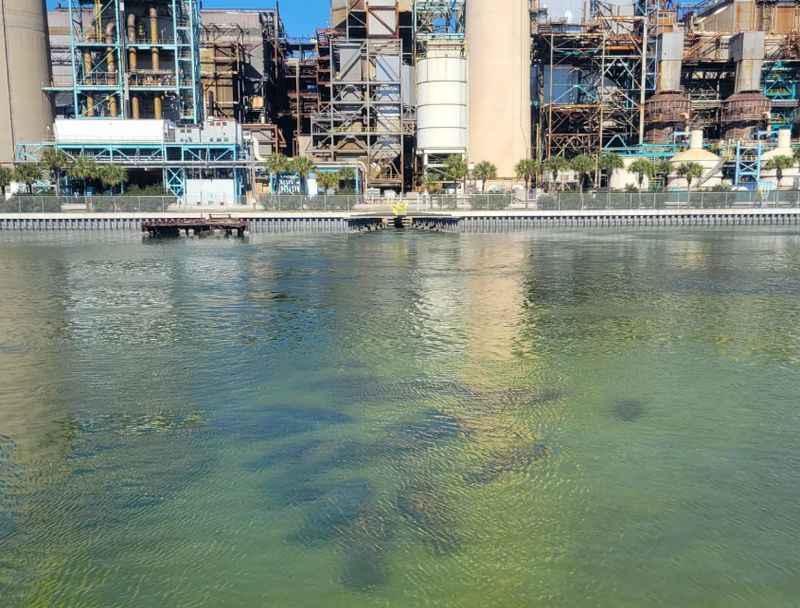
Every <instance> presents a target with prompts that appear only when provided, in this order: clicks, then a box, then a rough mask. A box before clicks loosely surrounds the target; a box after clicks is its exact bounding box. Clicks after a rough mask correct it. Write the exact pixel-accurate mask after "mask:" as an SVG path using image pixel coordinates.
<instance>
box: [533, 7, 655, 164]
mask: <svg viewBox="0 0 800 608" xmlns="http://www.w3.org/2000/svg"><path fill="white" fill-rule="evenodd" d="M593 5H596V6H595V9H596V12H595V14H594V16H593V20H592V22H591V23H587V24H581V25H577V26H570V25H561V24H555V23H548V24H544V25H540V26H539V28H538V32H537V34H536V35H535V37H534V44H535V47H534V48H535V50H534V61H535V66H536V68H537V73H538V77H537V78H536V82H537V83H538V86H539V91H538V98H539V102H538V104H537V105H538V107H539V112H538V114H539V116H538V119H539V125H540V126H539V132H540V133H541V138H542V141H540V142H539V148H540V150H542V151H543V156H544V157H545V158H550V157H553V156H567V157H571V156H575V155H577V154H597V153H599V152H600V151H601V150H602V149H604V148H612V147H625V146H631V145H636V144H641V143H643V141H644V103H645V95H646V90H647V88H646V80H647V76H648V70H647V48H648V42H647V21H646V17H645V16H638V15H636V16H623V15H613V14H611V13H606V12H604V11H602V10H601V8H602V7H600V6H599V3H593Z"/></svg>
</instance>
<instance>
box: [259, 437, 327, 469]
mask: <svg viewBox="0 0 800 608" xmlns="http://www.w3.org/2000/svg"><path fill="white" fill-rule="evenodd" d="M322 445H323V442H322V441H320V440H319V439H309V440H307V441H292V442H290V443H287V444H286V445H283V446H280V447H277V448H273V449H271V450H269V451H268V452H266V453H264V454H263V455H261V456H259V457H258V458H256V459H255V460H251V461H250V462H248V463H246V464H245V465H244V466H245V468H246V469H248V470H250V471H259V470H261V469H265V468H267V467H271V466H276V465H282V464H297V463H299V462H301V461H303V460H306V459H307V458H308V457H309V456H311V455H312V454H313V453H314V452H316V451H317V450H318V449H319V448H320V447H322Z"/></svg>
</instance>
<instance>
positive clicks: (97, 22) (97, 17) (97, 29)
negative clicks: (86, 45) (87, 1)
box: [94, 0, 103, 42]
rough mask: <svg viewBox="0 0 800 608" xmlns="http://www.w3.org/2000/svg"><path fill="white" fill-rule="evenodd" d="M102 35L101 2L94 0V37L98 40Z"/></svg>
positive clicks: (100, 0)
mask: <svg viewBox="0 0 800 608" xmlns="http://www.w3.org/2000/svg"><path fill="white" fill-rule="evenodd" d="M102 35H103V2H102V0H94V39H95V41H97V42H100V40H101V37H102Z"/></svg>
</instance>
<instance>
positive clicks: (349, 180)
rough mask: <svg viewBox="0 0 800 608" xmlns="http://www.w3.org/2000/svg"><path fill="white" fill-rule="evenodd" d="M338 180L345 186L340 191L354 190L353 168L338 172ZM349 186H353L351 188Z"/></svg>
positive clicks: (354, 173) (354, 171)
mask: <svg viewBox="0 0 800 608" xmlns="http://www.w3.org/2000/svg"><path fill="white" fill-rule="evenodd" d="M339 180H340V181H342V182H344V183H345V184H347V185H346V186H345V187H344V188H342V191H344V192H350V191H354V190H355V184H354V183H353V182H355V181H356V170H355V169H353V167H344V168H343V169H341V170H340V171H339ZM350 184H353V185H352V186H351V185H350Z"/></svg>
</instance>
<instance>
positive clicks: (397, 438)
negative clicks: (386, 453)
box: [389, 410, 465, 449]
mask: <svg viewBox="0 0 800 608" xmlns="http://www.w3.org/2000/svg"><path fill="white" fill-rule="evenodd" d="M464 434H465V430H464V428H463V427H462V425H461V423H460V422H459V420H458V419H457V418H455V417H453V416H450V415H449V414H445V413H443V412H439V411H437V410H428V411H426V412H424V413H423V415H422V417H421V418H420V419H419V420H414V421H411V422H407V423H403V424H399V425H397V426H396V427H395V428H390V436H389V442H390V443H392V444H395V445H396V446H397V447H400V448H412V449H414V448H419V447H422V448H427V447H431V446H432V445H434V444H437V443H442V442H446V441H450V440H451V439H455V438H456V437H459V436H460V435H464Z"/></svg>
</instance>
